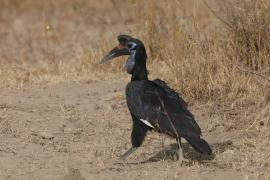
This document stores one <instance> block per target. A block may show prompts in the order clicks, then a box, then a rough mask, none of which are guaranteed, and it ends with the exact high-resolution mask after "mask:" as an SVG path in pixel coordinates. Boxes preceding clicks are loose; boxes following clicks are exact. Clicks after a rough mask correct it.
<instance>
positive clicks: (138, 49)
mask: <svg viewBox="0 0 270 180" xmlns="http://www.w3.org/2000/svg"><path fill="white" fill-rule="evenodd" d="M118 41H119V44H118V45H117V46H116V47H115V48H113V49H112V50H111V51H110V52H109V53H107V54H106V55H105V56H104V57H103V59H102V60H101V62H100V63H101V64H102V63H105V62H107V61H109V60H111V59H113V58H116V57H119V56H123V55H129V57H128V59H127V62H126V65H125V69H126V71H127V72H128V73H129V74H132V73H133V71H134V69H135V67H136V66H138V67H140V66H143V67H145V66H146V51H145V47H144V45H143V43H142V42H141V41H140V40H138V39H135V38H133V37H131V36H129V35H119V36H118Z"/></svg>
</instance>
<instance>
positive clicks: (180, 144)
mask: <svg viewBox="0 0 270 180" xmlns="http://www.w3.org/2000/svg"><path fill="white" fill-rule="evenodd" d="M176 142H177V147H178V161H181V162H184V161H185V162H188V160H187V159H186V158H185V157H184V153H183V148H182V143H181V137H179V138H177V139H176Z"/></svg>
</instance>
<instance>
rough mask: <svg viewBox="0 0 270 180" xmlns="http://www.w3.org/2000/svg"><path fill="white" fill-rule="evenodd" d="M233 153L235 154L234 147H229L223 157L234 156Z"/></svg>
mask: <svg viewBox="0 0 270 180" xmlns="http://www.w3.org/2000/svg"><path fill="white" fill-rule="evenodd" d="M233 154H234V151H233V150H232V149H228V150H226V151H224V152H223V153H222V155H223V157H224V158H226V159H230V158H232V156H233Z"/></svg>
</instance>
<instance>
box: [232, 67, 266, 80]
mask: <svg viewBox="0 0 270 180" xmlns="http://www.w3.org/2000/svg"><path fill="white" fill-rule="evenodd" d="M233 66H234V67H236V69H238V70H239V71H242V72H245V73H249V74H254V75H257V76H260V77H261V78H263V79H265V80H267V81H269V82H270V79H269V78H268V77H266V76H264V75H262V74H259V73H257V72H255V71H251V70H248V69H244V68H241V67H239V66H237V65H235V64H233Z"/></svg>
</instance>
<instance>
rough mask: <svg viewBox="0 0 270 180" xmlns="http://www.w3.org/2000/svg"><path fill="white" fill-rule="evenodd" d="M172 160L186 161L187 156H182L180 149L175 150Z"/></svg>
mask: <svg viewBox="0 0 270 180" xmlns="http://www.w3.org/2000/svg"><path fill="white" fill-rule="evenodd" d="M173 160H174V161H179V162H180V163H188V162H189V160H188V159H187V158H185V157H184V154H183V152H182V151H177V152H176V153H175V154H174V155H173Z"/></svg>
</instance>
